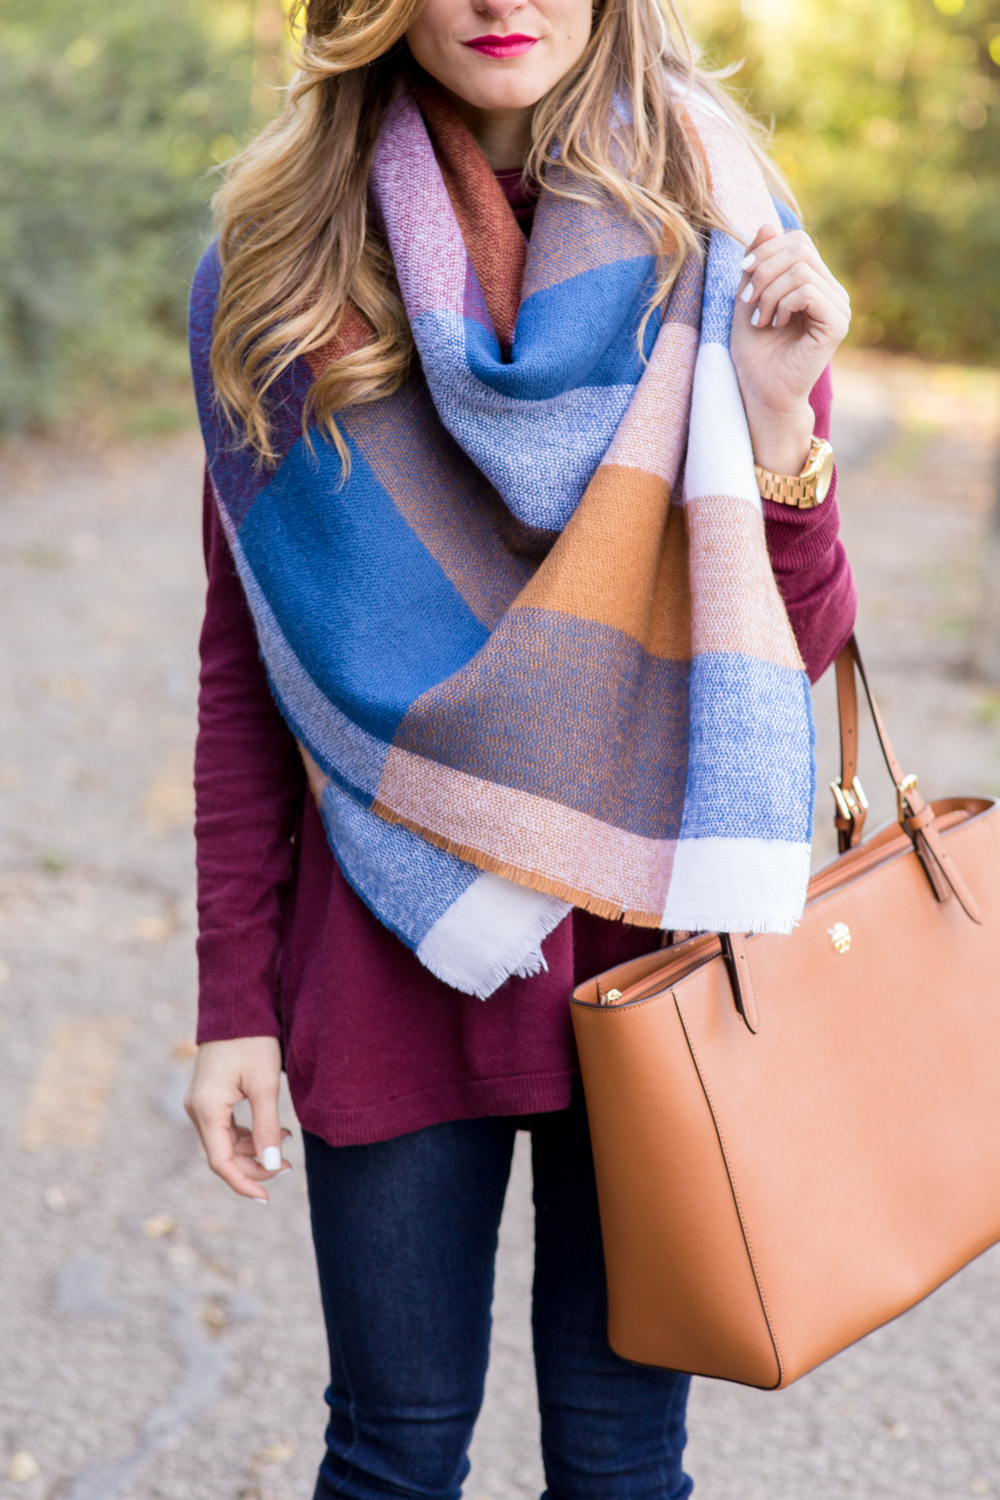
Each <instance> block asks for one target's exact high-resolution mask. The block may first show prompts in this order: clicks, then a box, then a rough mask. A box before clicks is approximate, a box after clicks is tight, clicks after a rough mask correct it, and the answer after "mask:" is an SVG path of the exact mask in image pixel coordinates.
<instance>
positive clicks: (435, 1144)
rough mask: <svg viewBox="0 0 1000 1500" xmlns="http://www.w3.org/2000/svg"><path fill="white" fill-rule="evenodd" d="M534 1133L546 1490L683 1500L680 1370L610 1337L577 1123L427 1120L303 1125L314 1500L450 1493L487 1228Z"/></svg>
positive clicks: (470, 1374)
mask: <svg viewBox="0 0 1000 1500" xmlns="http://www.w3.org/2000/svg"><path fill="white" fill-rule="evenodd" d="M519 1125H521V1126H522V1128H524V1127H527V1128H529V1129H530V1131H531V1137H532V1162H533V1168H534V1182H535V1189H534V1197H535V1285H534V1299H533V1311H532V1321H533V1328H534V1344H535V1371H536V1375H537V1380H538V1397H539V1407H540V1411H541V1423H542V1457H543V1460H544V1464H545V1478H546V1483H547V1489H546V1492H545V1500H684V1497H685V1496H687V1495H689V1494H690V1493H691V1489H692V1485H691V1481H690V1479H688V1478H687V1476H686V1475H685V1474H684V1472H683V1470H682V1468H681V1458H682V1454H683V1450H684V1442H685V1437H686V1434H685V1431H684V1409H685V1405H686V1402H687V1393H688V1386H689V1384H690V1381H689V1378H688V1376H686V1375H679V1374H675V1373H674V1372H673V1371H671V1370H653V1369H648V1368H646V1367H644V1366H641V1365H633V1364H629V1363H628V1362H627V1361H626V1360H623V1359H619V1358H618V1356H617V1355H616V1354H613V1353H612V1352H611V1349H610V1348H609V1346H608V1340H607V1331H606V1324H607V1294H606V1290H605V1282H604V1258H603V1253H602V1250H601V1232H600V1223H599V1220H598V1213H597V1194H596V1190H595V1185H594V1169H593V1162H592V1159H591V1154H590V1137H589V1133H588V1130H587V1116H586V1110H585V1107H584V1104H583V1099H582V1095H581V1094H580V1092H579V1090H578V1092H577V1094H576V1095H575V1096H574V1100H573V1103H572V1105H571V1106H570V1108H569V1109H566V1110H560V1111H558V1112H556V1113H553V1114H544V1115H536V1116H534V1117H532V1118H531V1119H530V1120H521V1121H518V1120H516V1119H514V1118H511V1117H493V1118H489V1119H482V1120H458V1121H454V1122H452V1123H448V1124H444V1125H432V1126H430V1127H429V1128H428V1129H426V1130H417V1131H414V1132H413V1133H412V1134H410V1135H404V1136H399V1137H397V1138H396V1139H395V1140H391V1141H381V1142H378V1143H377V1144H375V1145H371V1146H339V1147H334V1146H328V1145H327V1144H326V1142H325V1141H323V1140H321V1139H320V1138H319V1137H318V1136H314V1135H309V1134H308V1133H306V1134H305V1147H306V1168H307V1172H308V1179H309V1199H310V1204H311V1208H312V1223H313V1237H314V1240H315V1244H316V1254H317V1259H318V1262H319V1280H320V1289H321V1292H322V1297H323V1311H324V1314H325V1316H326V1326H327V1334H328V1337H329V1343H330V1367H331V1380H330V1388H329V1390H328V1391H327V1398H326V1399H327V1402H328V1404H329V1407H330V1413H331V1416H330V1425H329V1427H328V1429H327V1455H326V1458H325V1459H324V1461H323V1464H322V1466H321V1468H320V1473H319V1479H318V1481H317V1485H316V1490H315V1496H314V1500H331V1497H333V1496H347V1497H350V1500H380V1497H382V1496H387V1495H391V1496H396V1497H403V1500H458V1496H459V1495H460V1494H461V1487H462V1481H463V1480H464V1479H465V1477H466V1475H467V1474H468V1472H469V1461H468V1458H467V1456H466V1454H467V1450H468V1446H469V1441H470V1439H471V1437H472V1429H473V1426H474V1425H475V1421H476V1418H477V1416H478V1414H479V1408H480V1405H481V1403H482V1398H483V1383H484V1380H485V1376H486V1364H487V1359H488V1356H489V1341H490V1303H491V1301H492V1296H493V1262H494V1257H495V1254H496V1247H497V1230H498V1228H499V1224H500V1213H501V1210H502V1208H503V1200H504V1193H505V1191H506V1187H507V1178H508V1175H509V1173H510V1164H511V1155H512V1152H513V1147H514V1136H515V1133H516V1131H517V1129H518V1126H519Z"/></svg>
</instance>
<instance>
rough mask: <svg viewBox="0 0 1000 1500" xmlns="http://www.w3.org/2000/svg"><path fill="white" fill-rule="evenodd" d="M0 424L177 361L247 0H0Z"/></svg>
mask: <svg viewBox="0 0 1000 1500" xmlns="http://www.w3.org/2000/svg"><path fill="white" fill-rule="evenodd" d="M0 15H2V32H0V427H7V428H10V427H19V426H24V425H26V424H31V423H33V422H38V421H45V420H47V419H50V418H53V417H56V416H58V415H59V414H60V413H61V412H62V411H63V410H65V406H66V403H67V402H70V403H74V404H79V403H80V402H81V401H82V402H83V404H84V405H85V406H91V405H93V404H94V401H95V397H99V396H105V397H106V396H111V397H112V398H113V397H114V396H115V395H116V394H120V393H127V394H129V395H130V396H134V395H136V394H137V393H139V394H141V393H142V392H143V391H144V390H148V391H150V392H152V391H153V390H155V388H156V387H157V386H158V385H160V384H162V383H163V382H164V380H166V381H169V380H171V379H176V378H180V377H182V376H183V373H184V369H185V356H184V324H185V309H186V301H187V290H188V285H189V283H190V277H191V272H192V270H193V267H194V265H195V263H196V261H197V259H198V256H199V254H200V253H201V249H202V247H203V245H204V243H205V234H206V229H207V214H206V204H207V201H208V198H209V196H210V194H211V191H212V188H213V185H214V184H213V180H212V178H211V176H210V175H208V173H209V168H210V167H211V166H212V165H213V163H215V162H218V161H221V160H223V159H224V158H226V157H227V156H230V155H231V154H232V153H233V151H234V150H235V149H236V146H237V141H238V139H239V138H240V137H241V136H245V135H246V133H247V131H248V129H249V126H250V81H251V69H252V66H253V53H254V44H253V36H252V30H253V9H252V5H251V4H250V3H249V0H197V3H195V0H169V3H168V0H116V3H115V4H114V5H108V4H107V3H105V0H30V3H29V0H3V4H2V11H0Z"/></svg>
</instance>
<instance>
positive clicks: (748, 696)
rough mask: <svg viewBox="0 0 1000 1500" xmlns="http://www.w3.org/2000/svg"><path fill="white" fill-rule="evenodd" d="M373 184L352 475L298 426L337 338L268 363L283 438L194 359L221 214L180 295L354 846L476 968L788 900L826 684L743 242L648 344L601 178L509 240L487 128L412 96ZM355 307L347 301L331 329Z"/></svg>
mask: <svg viewBox="0 0 1000 1500" xmlns="http://www.w3.org/2000/svg"><path fill="white" fill-rule="evenodd" d="M687 110H688V118H689V121H690V122H691V125H692V128H693V129H694V130H696V132H697V136H698V138H699V140H700V143H701V147H702V149H703V151H704V154H705V158H706V161H707V164H708V168H709V171H710V177H711V186H712V192H713V195H714V198H715V201H716V203H717V204H718V206H719V208H720V209H721V211H722V213H723V214H724V215H725V216H726V218H727V220H728V222H729V223H731V224H732V225H733V227H734V228H735V230H736V231H737V233H739V234H740V235H742V236H744V237H745V239H747V240H749V239H750V238H752V237H753V235H754V234H755V233H756V231H757V229H758V228H759V227H760V225H761V224H762V223H764V222H766V221H771V222H774V221H775V220H776V210H775V206H774V204H773V203H772V201H771V199H770V197H769V195H768V192H767V189H766V186H765V183H764V181H763V179H762V176H761V174H760V172H759V170H758V168H757V166H756V164H755V163H754V161H753V159H752V157H751V155H750V153H749V152H748V151H747V149H746V147H745V146H744V144H743V143H742V141H741V140H740V138H739V137H738V136H737V134H736V132H735V131H734V130H733V129H732V127H731V126H730V125H729V124H728V123H727V122H726V121H725V120H724V119H723V118H722V117H721V116H719V115H717V114H716V113H715V112H714V110H713V109H712V108H711V107H710V106H708V105H703V104H701V103H700V102H698V101H696V100H695V99H693V98H692V99H689V100H688V101H687ZM371 186H372V195H373V199H374V205H375V209H376V212H377V213H378V214H379V216H380V218H381V222H382V224H383V226H384V230H385V233H386V235H387V237H388V241H389V244H390V246H391V250H392V255H393V258H394V262H395V267H396V272H397V275H398V279H399V286H400V289H401V292H402V296H403V299H404V302H405V305H406V310H407V314H408V316H409V321H410V325H411V327H412V330H413V336H414V339H415V341H416V346H417V350H418V352H419V369H418V370H417V371H416V373H415V374H414V376H413V378H412V379H411V380H410V381H409V383H408V384H407V385H406V386H405V388H404V389H402V390H401V391H399V392H398V393H397V394H396V395H394V396H392V397H389V398H387V399H384V400H381V401H377V402H374V403H371V404H369V405H364V406H360V407H357V408H355V409H353V410H351V411H348V412H345V413H344V414H343V415H342V417H341V418H340V423H341V430H342V432H343V434H344V437H345V439H346V441H347V443H348V445H349V448H350V452H351V460H352V467H351V472H350V478H349V480H348V482H347V483H346V484H343V485H342V484H341V468H340V461H339V459H338V457H337V455H336V452H335V451H334V449H333V448H332V445H330V444H329V443H328V442H326V441H325V440H324V439H323V437H322V435H321V434H320V433H319V432H318V431H317V430H316V429H315V428H313V429H312V431H311V438H312V445H311V446H310V444H309V443H307V442H305V441H304V440H303V435H302V413H303V401H304V398H305V395H306V392H307V390H308V387H309V385H310V383H311V381H312V379H313V378H314V374H315V371H316V370H317V369H318V368H320V366H321V364H322V358H323V356H319V357H317V358H314V359H313V360H312V362H311V364H307V363H306V362H305V361H299V362H297V363H296V364H295V365H293V366H292V367H291V368H290V369H289V370H288V371H287V372H286V374H285V376H284V377H283V379H282V381H281V384H280V388H279V389H278V391H277V395H276V400H275V406H274V414H275V423H276V427H277V430H278V447H279V453H280V461H279V463H278V464H277V466H276V467H272V468H267V469H261V468H260V467H258V466H256V465H255V463H254V460H253V457H252V455H251V454H250V453H248V451H247V450H246V449H245V448H241V447H240V446H239V443H238V442H236V441H235V440H234V437H233V434H232V431H231V429H230V428H229V427H228V425H227V423H226V421H225V419H224V417H223V416H222V415H221V414H220V412H219V409H218V406H217V404H216V403H215V401H214V400H213V393H212V385H211V377H210V372H209V364H208V356H209V349H210V344H211V336H212V321H213V316H214V308H215V302H216V297H217V290H218V280H219V274H220V272H219V262H218V256H217V254H216V252H215V250H214V248H213V249H211V250H209V252H208V253H207V254H206V256H205V258H204V260H203V262H202V265H201V267H200V268H199V272H198V275H197V279H196V283H195V287H194V294H193V300H192V319H191V345H192V356H193V364H194V373H195V381H196V387H197V394H198V400H199V407H200V414H201V421H202V427H203V431H204V436H205V442H206V447H207V451H208V460H209V465H210V470H211V475H212V479H213V482H214V487H215V493H216V496H217V500H218V505H219V510H220V514H221V518H222V523H223V526H224V528H225V531H226V535H227V537H228V539H229V543H230V546H231V547H232V551H233V556H234V558H235V561H236V565H237V567H238V569H239V573H240V576H241V578H242V581H243V585H244V588H245V591H246V596H247V600H248V602H249V605H250V609H251V611H252V614H253V618H254V621H255V624H256V629H257V634H258V638H259V643H260V650H261V654H262V658H263V661H264V663H265V665H266V668H267V672H268V675H269V678H270V682H271V686H272V690H273V693H274V696H275V699H276V701H277V704H278V706H279V708H280V710H281V712H282V714H283V715H284V718H285V719H286V721H287V723H288V725H289V727H290V728H291V730H292V732H293V733H294V735H295V736H296V738H297V740H298V741H299V744H300V746H301V748H302V753H303V757H304V759H305V763H306V768H307V771H308V774H309V780H310V783H311V786H312V789H313V792H314V794H315V796H316V799H317V801H318V804H319V808H320V812H321V815H322V819H323V822H324V825H325V828H326V831H327V834H328V837H329V841H330V845H331V848H332V850H333V852H334V855H335V857H336V859H337V861H338V862H339V864H340V866H341V868H342V870H343V872H344V874H345V876H346V878H347V879H348V881H349V882H350V883H351V885H352V886H353V887H354V889H355V890H356V891H357V893H358V894H359V895H360V896H361V898H362V899H363V900H364V901H365V902H366V903H367V904H368V906H369V907H370V908H371V910H372V911H373V912H374V913H375V914H376V916H377V917H378V918H379V919H380V920H381V921H382V922H383V923H384V924H385V926H386V927H388V928H389V929H390V930H391V931H392V932H394V933H395V934H396V935H397V936H398V937H399V938H400V939H401V940H402V942H403V943H405V944H406V945H407V947H409V948H410V949H412V950H413V951H414V952H415V953H416V955H417V957H418V958H419V959H420V961H421V962H422V963H423V964H425V965H426V966H427V967H428V968H429V969H430V970H432V972H433V973H435V974H436V975H438V976H439V977H440V978H441V979H443V980H444V981H445V982H446V983H447V984H449V985H452V986H453V987H455V988H456V989H458V990H462V991H465V992H466V993H469V994H474V995H479V996H482V997H485V996H487V995H489V994H491V993H492V992H493V991H494V990H496V989H497V988H498V986H500V985H501V984H502V983H503V982H504V981H505V980H506V979H507V978H509V977H510V976H511V975H512V974H522V975H523V974H530V973H534V972H537V971H538V969H539V967H540V966H542V965H543V963H544V960H543V959H542V955H541V951H540V947H541V943H542V940H543V939H544V938H545V937H546V935H547V934H548V933H549V932H551V931H552V929H553V928H554V927H555V926H556V924H557V923H558V922H560V921H561V920H562V919H563V917H564V916H565V915H566V913H567V912H568V911H569V909H570V907H571V906H573V905H576V906H580V907H584V908H586V909H587V910H589V911H593V912H597V913H599V914H601V915H604V916H607V917H621V918H624V920H625V921H626V922H631V923H636V924H639V925H643V926H648V927H650V928H657V927H665V928H686V929H691V930H709V929H711V930H721V931H738V932H746V931H754V932H788V931H790V929H791V927H792V925H793V924H794V922H795V920H796V919H797V917H798V916H799V914H800V912H801V909H802V905H803V901H804V895H805V885H806V880H807V876H808V870H809V839H810V832H811V825H812V802H813V793H814V773H813V757H812V739H813V736H812V719H811V710H810V699H809V692H808V685H807V681H806V677H805V673H804V671H803V669H802V663H801V660H800V658H799V654H798V650H797V648H796V644H795V641H794V639H793V636H792V632H791V628H790V626H789V624H788V620H787V617H786V614H785V610H784V607H783V605H782V602H781V599H780V596H779V594H778V591H777V588H776V586H775V582H774V578H773V576H772V573H771V568H770V565H769V562H768V556H767V549H766V546H765V539H764V525H763V518H762V513H761V504H760V498H759V496H758V492H757V486H756V483H755V478H754V471H753V458H752V453H751V447H750V438H749V433H748V429H747V423H746V417H745V414H744V411H743V406H742V402H741V399H740V393H739V387H738V384H737V380H736V375H735V371H734V368H733V364H732V361H731V359H730V355H729V330H730V322H731V318H732V311H733V304H734V296H735V290H736V287H737V285H738V282H739V278H740V267H739V263H740V260H741V258H742V255H743V253H744V252H743V249H742V247H741V246H740V244H739V243H738V242H737V240H736V239H734V238H731V237H730V236H728V235H726V234H723V233H714V234H713V235H712V236H711V240H710V244H709V248H708V252H707V257H706V260H705V263H704V265H702V264H701V263H699V261H698V260H697V259H696V258H694V257H690V258H689V259H688V262H687V263H686V264H685V266H684V268H683V271H682V274H681V276H680V278H679V280H678V281H677V283H676V285H675V287H674V289H673V292H672V295H671V296H670V299H669V302H668V303H667V305H666V306H665V307H664V308H663V309H662V310H660V311H659V312H657V313H656V314H655V315H654V316H653V318H652V319H651V320H650V323H649V325H648V330H647V337H646V341H645V350H644V355H645V358H640V355H639V352H638V349H637V343H636V340H637V332H638V328H639V324H640V321H641V318H642V315H643V313H644V311H645V308H646V306H647V304H648V300H649V297H650V294H651V289H652V287H653V285H654V281H653V278H654V275H655V269H656V265H655V260H654V257H653V256H652V255H651V253H650V245H649V241H648V238H647V237H646V236H645V235H644V234H643V233H642V232H641V231H640V230H639V229H638V228H637V227H636V226H635V224H634V223H633V222H632V221H631V220H630V219H629V218H628V217H627V216H626V215H625V213H624V212H623V211H622V210H620V209H619V208H617V207H616V206H611V205H609V204H607V203H603V204H601V205H599V206H594V205H589V204H586V203H581V202H578V201H571V200H567V199H564V198H560V197H556V196H554V195H553V194H552V193H551V192H548V191H543V192H542V195H541V199H540V201H539V204H538V208H537V211H536V214H535V220H534V226H533V229H532V234H531V239H530V242H527V241H525V239H524V236H523V235H522V233H521V231H520V230H519V228H518V227H517V224H516V222H515V220H514V218H513V215H512V213H511V211H510V209H509V207H508V205H507V203H506V200H505V199H504V196H503V192H502V189H501V188H500V186H499V184H498V183H497V181H496V179H495V177H494V176H493V173H492V172H491V170H490V168H489V165H488V163H487V162H486V160H485V158H484V157H483V156H482V154H481V153H480V151H479V149H478V147H477V146H476V145H475V143H474V142H473V140H472V138H471V136H469V135H468V134H467V133H466V131H465V130H464V128H463V127H462V126H461V125H460V124H459V122H458V121H457V119H456V118H455V117H454V116H453V115H452V114H451V113H450V111H449V110H448V108H447V107H446V106H443V105H441V104H438V103H435V102H434V101H433V100H431V101H428V100H424V99H423V98H421V103H420V106H419V107H418V104H417V102H416V101H415V100H414V98H413V97H411V96H410V95H407V96H405V97H404V98H402V99H401V100H399V101H398V102H397V103H396V104H394V105H393V106H392V107H391V108H390V110H389V111H388V113H387V117H386V119H385V124H384V128H383V130H382V133H381V137H380V143H379V146H378V148H377V155H376V159H375V163H374V168H373V175H372V185H371ZM365 337H366V331H365V329H364V327H363V326H362V325H361V320H360V319H359V318H358V317H357V315H354V317H353V321H351V320H349V322H348V325H347V328H346V330H345V332H344V333H343V334H342V335H341V338H342V339H343V338H347V339H348V340H351V339H353V342H354V344H355V345H359V344H360V343H361V342H363V341H364V339H365ZM343 347H344V345H343V343H341V344H340V345H339V348H340V349H343ZM326 357H327V358H329V357H330V356H329V353H327V355H326ZM682 474H683V483H681V475H682Z"/></svg>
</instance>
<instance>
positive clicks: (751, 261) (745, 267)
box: [740, 251, 757, 271]
mask: <svg viewBox="0 0 1000 1500" xmlns="http://www.w3.org/2000/svg"><path fill="white" fill-rule="evenodd" d="M756 264H757V257H756V255H754V254H753V252H752V251H751V253H750V254H749V255H748V256H747V258H746V260H741V261H740V270H741V271H749V269H750V267H751V266H755V265H756Z"/></svg>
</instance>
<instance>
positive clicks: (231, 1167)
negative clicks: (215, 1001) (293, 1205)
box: [184, 1036, 291, 1203]
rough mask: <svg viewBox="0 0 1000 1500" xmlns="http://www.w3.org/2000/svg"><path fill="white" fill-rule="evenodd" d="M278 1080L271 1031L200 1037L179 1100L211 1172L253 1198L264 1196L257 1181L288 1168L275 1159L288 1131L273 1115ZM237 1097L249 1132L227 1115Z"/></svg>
mask: <svg viewBox="0 0 1000 1500" xmlns="http://www.w3.org/2000/svg"><path fill="white" fill-rule="evenodd" d="M280 1083H281V1048H280V1047H279V1046H278V1043H277V1041H276V1039H275V1038H274V1037H273V1036H247V1037H239V1038H237V1039H236V1040H235V1041H231V1042H202V1044H201V1046H200V1047H199V1048H198V1056H197V1057H196V1058H195V1064H194V1073H193V1074H192V1077H191V1083H190V1086H189V1088H188V1091H187V1095H186V1097H185V1100H184V1108H185V1109H186V1110H187V1112H188V1114H189V1115H190V1116H191V1119H192V1121H193V1122H194V1127H195V1129H196V1130H197V1132H198V1134H199V1135H200V1136H201V1144H202V1145H203V1146H204V1148H205V1155H206V1156H207V1157H208V1165H209V1166H210V1167H211V1168H212V1171H213V1172H215V1173H216V1174H217V1175H218V1176H219V1177H221V1178H222V1180H223V1182H227V1183H228V1184H229V1186H230V1187H231V1188H232V1190H233V1192H234V1193H239V1194H240V1195H241V1197H244V1198H254V1199H256V1201H257V1202H258V1203H267V1202H269V1201H270V1200H269V1199H268V1196H267V1193H266V1192H265V1191H264V1188H263V1186H262V1184H263V1183H265V1182H270V1180H271V1178H272V1177H276V1176H277V1175H278V1173H279V1172H287V1171H290V1170H291V1169H290V1167H289V1164H288V1162H286V1161H283V1160H282V1158H281V1146H282V1142H283V1141H285V1140H287V1138H288V1137H289V1136H290V1135H291V1131H290V1130H283V1129H282V1128H281V1121H280V1120H279V1119H278V1087H279V1085H280ZM240 1099H246V1100H248V1101H249V1104H250V1108H251V1110H252V1111H253V1131H252V1132H251V1131H249V1130H245V1129H244V1128H243V1126H242V1125H237V1124H236V1122H235V1121H234V1120H233V1106H234V1105H235V1104H237V1103H238V1102H239V1101H240ZM265 1162H266V1163H267V1164H268V1165H267V1166H266V1167H265V1166H264V1163H265Z"/></svg>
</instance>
